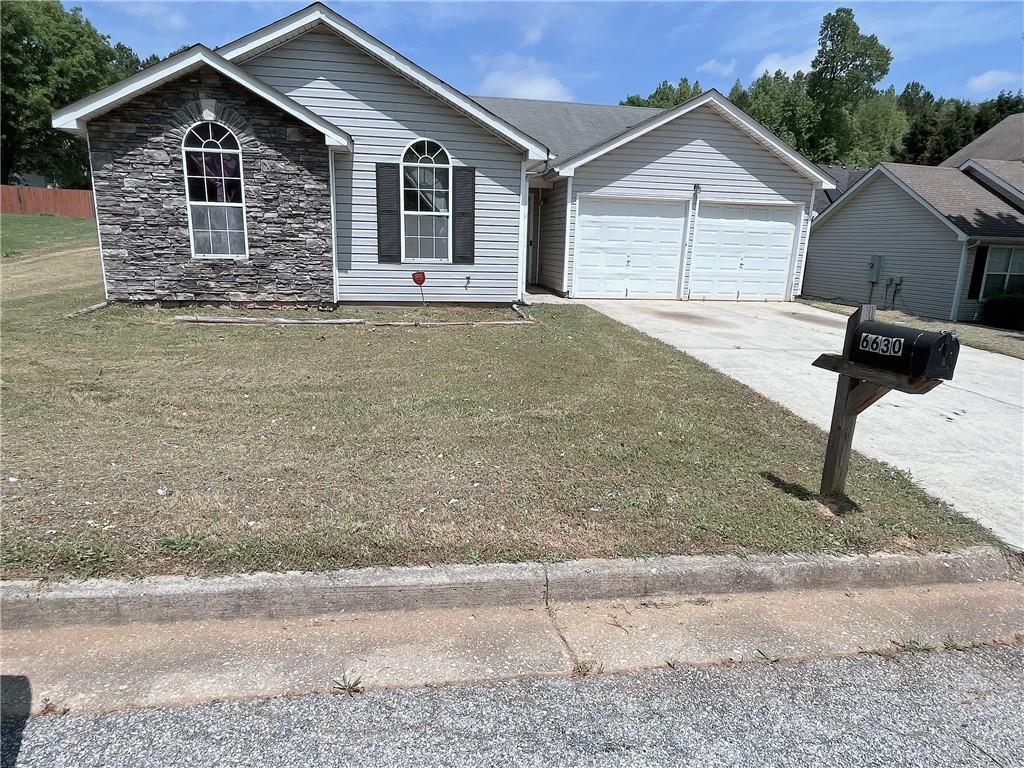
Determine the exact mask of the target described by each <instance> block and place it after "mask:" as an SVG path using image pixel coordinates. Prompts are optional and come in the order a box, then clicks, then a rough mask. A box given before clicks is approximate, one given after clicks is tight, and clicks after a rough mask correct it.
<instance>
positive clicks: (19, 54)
mask: <svg viewBox="0 0 1024 768" xmlns="http://www.w3.org/2000/svg"><path fill="white" fill-rule="evenodd" d="M186 47H187V46H186ZM180 50H183V49H180ZM160 60H161V59H160V57H159V56H157V55H156V54H152V55H150V56H148V57H146V58H145V59H142V58H140V57H139V55H138V54H136V53H135V51H133V50H132V49H131V48H129V47H128V46H127V45H124V44H123V43H116V44H112V43H111V41H110V38H109V37H108V36H106V35H101V34H100V33H99V32H98V31H97V30H96V28H95V27H94V26H93V25H92V24H90V23H89V21H88V20H87V19H86V18H85V16H84V15H83V14H82V9H81V8H73V9H71V10H67V9H65V8H64V7H63V6H62V5H61V4H60V2H58V0H45V1H44V2H27V1H26V0H3V2H0V101H2V104H3V109H2V110H0V134H2V135H0V182H2V183H4V184H8V183H10V180H11V175H12V174H14V173H37V174H39V175H40V176H43V177H45V178H46V179H47V180H48V181H51V182H55V183H57V184H58V185H60V186H65V187H88V186H89V157H88V153H87V151H86V147H85V141H84V140H83V139H80V138H78V137H77V136H72V135H70V134H67V133H64V132H63V131H58V130H55V129H53V128H52V127H50V116H51V114H52V113H53V112H54V111H56V110H58V109H60V108H62V107H65V106H67V105H68V104H70V103H72V102H74V101H77V100H78V99H81V98H83V97H84V96H88V95H89V94H90V93H93V92H95V91H98V90H100V89H101V88H104V87H106V86H108V85H110V84H111V83H116V82H117V81H118V80H121V79H123V78H125V77H128V76H129V75H132V74H134V73H136V72H139V71H140V70H142V69H145V68H146V67H148V66H150V65H152V64H155V63H157V62H158V61H160Z"/></svg>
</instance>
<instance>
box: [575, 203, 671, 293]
mask: <svg viewBox="0 0 1024 768" xmlns="http://www.w3.org/2000/svg"><path fill="white" fill-rule="evenodd" d="M685 231H686V203H685V202H683V201H680V202H678V203H663V202H650V201H642V200H624V199H615V200H611V199H609V200H598V199H596V198H582V199H581V200H580V211H579V224H578V226H577V228H576V245H575V261H574V277H573V286H574V295H575V296H578V297H580V298H590V299H626V298H629V299H674V298H676V297H677V296H678V295H679V293H678V292H679V288H678V283H679V264H680V262H681V261H682V254H683V232H685Z"/></svg>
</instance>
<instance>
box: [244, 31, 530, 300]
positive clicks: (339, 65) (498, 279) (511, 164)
mask: <svg viewBox="0 0 1024 768" xmlns="http://www.w3.org/2000/svg"><path fill="white" fill-rule="evenodd" d="M243 67H244V69H246V70H248V71H249V72H250V73H251V74H253V75H254V76H256V77H258V78H260V79H261V80H263V81H264V82H266V83H268V84H270V85H272V86H274V87H275V88H278V89H279V90H281V91H283V92H284V93H286V94H287V95H288V96H290V97H291V98H293V99H295V101H297V102H299V103H300V104H302V105H304V106H305V107H308V108H309V109H310V110H312V111H313V112H315V113H316V114H318V115H320V116H321V117H323V118H325V119H326V120H328V121H330V122H331V123H334V124H335V125H337V126H339V127H341V128H342V129H344V130H345V131H347V132H348V133H349V134H351V135H352V137H353V143H354V151H353V152H352V153H351V154H344V153H336V154H335V188H336V232H337V255H336V261H337V267H338V278H337V290H338V299H339V300H341V301H418V300H419V298H420V292H419V289H418V288H417V287H416V285H415V284H414V283H413V282H412V280H411V279H410V275H411V273H412V272H413V271H415V270H417V269H420V268H422V269H423V270H424V271H425V272H426V273H427V282H426V285H425V291H426V295H427V298H428V299H433V300H441V301H492V302H507V301H514V300H515V299H517V298H518V297H519V289H518V263H519V242H520V231H519V230H520V212H521V208H520V194H521V183H522V161H523V158H524V153H523V152H522V151H521V150H519V149H517V148H515V147H513V146H511V145H509V144H508V143H506V142H505V141H504V140H502V139H499V138H498V137H496V136H495V135H493V134H492V133H490V132H488V131H487V130H485V129H484V128H482V127H481V126H480V125H478V124H477V123H476V122H474V121H472V120H470V119H469V118H468V117H466V116H464V115H463V114H461V113H460V112H458V111H457V110H455V109H454V108H452V107H450V106H448V105H447V104H445V103H444V102H442V101H440V100H439V99H437V98H436V97H434V96H433V95H431V94H430V93H428V92H427V91H425V90H423V89H422V88H420V87H418V86H416V85H414V84H413V83H411V82H410V81H409V80H407V79H405V78H403V77H401V76H400V75H398V74H397V73H396V72H394V71H393V70H392V69H390V68H389V67H387V66H385V65H384V64H382V63H380V62H379V61H377V60H376V59H373V58H371V57H370V56H368V55H366V54H365V53H363V52H362V51H361V50H359V49H357V48H356V47H354V46H353V45H351V44H349V43H348V42H346V41H345V40H343V39H342V38H340V37H338V36H337V35H334V34H332V33H329V32H325V31H312V32H309V33H307V34H304V35H302V36H301V37H298V38H295V39H293V40H290V41H289V42H287V43H285V44H283V45H280V46H278V47H277V48H274V49H272V50H270V51H268V52H266V53H263V54H261V55H259V56H257V57H256V58H254V59H252V60H250V61H248V62H246V63H245V64H243ZM417 138H428V139H433V140H435V141H438V142H440V143H441V144H442V145H443V146H444V147H445V148H446V149H447V150H448V152H449V154H450V155H451V158H452V162H453V164H455V165H462V166H471V167H473V168H475V169H476V243H475V263H474V264H467V265H463V264H420V265H417V264H416V263H415V262H413V263H406V264H379V263H378V262H377V216H376V208H377V203H376V177H375V173H374V169H375V165H376V164H377V163H397V162H400V160H401V155H402V151H403V149H404V148H405V147H406V145H408V144H409V142H411V141H412V140H413V139H417Z"/></svg>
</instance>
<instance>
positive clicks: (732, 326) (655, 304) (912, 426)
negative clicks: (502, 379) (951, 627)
mask: <svg viewBox="0 0 1024 768" xmlns="http://www.w3.org/2000/svg"><path fill="white" fill-rule="evenodd" d="M583 303H585V304H586V305H587V306H589V307H592V308H594V309H596V310H598V311H599V312H602V313H603V314H605V315H607V316H609V317H611V318H613V319H615V320H618V321H620V322H622V323H625V324H627V325H631V326H633V327H634V328H637V329H638V330H640V331H643V332H644V333H647V334H648V335H650V336H653V337H654V338H656V339H659V340H661V341H664V342H665V343H667V344H670V345H672V346H673V347H676V348H677V349H680V350H682V351H684V352H686V353H688V354H690V355H693V356H694V357H696V358H698V359H699V360H703V361H704V362H705V363H707V364H709V365H711V366H712V367H714V368H717V369H718V370H720V371H722V372H723V373H726V374H728V375H729V376H732V377H733V378H735V379H738V380H739V381H741V382H743V383H744V384H746V385H747V386H749V387H751V388H752V389H754V390H756V391H757V392H760V393H761V394H763V395H765V396H767V397H769V398H771V399H772V400H775V401H776V402H779V403H781V404H782V405H784V406H785V407H787V408H789V409H790V410H791V411H793V412H794V413H796V414H798V415H799V416H802V417H804V418H805V419H807V420H808V421H811V422H813V423H815V424H817V425H818V426H820V427H822V428H823V429H828V426H829V422H830V420H831V415H832V404H833V400H834V398H835V388H836V376H835V374H832V373H829V372H828V371H823V370H820V369H818V368H813V367H812V366H811V363H812V362H813V361H814V359H815V358H816V357H817V356H818V355H819V354H821V353H822V352H839V351H840V350H841V349H842V339H843V332H844V329H845V328H846V318H845V317H843V316H842V315H838V314H835V313H833V312H827V311H825V310H822V309H817V308H815V307H809V306H807V305H804V304H799V303H755V302H739V303H737V302H698V301H690V302H681V301H586V302H583ZM853 446H854V448H855V449H856V450H858V451H860V452H861V453H863V454H864V455H866V456H870V457H871V458H874V459H880V460H882V461H885V462H888V463H889V464H892V465H893V466H895V467H898V468H900V469H903V470H906V471H908V472H910V473H911V474H912V475H913V477H914V479H915V480H916V481H917V482H918V483H920V484H921V486H922V487H923V488H924V489H925V490H927V491H928V492H929V493H931V494H933V495H935V496H937V497H939V498H941V499H943V500H945V501H947V502H949V503H950V504H952V505H953V506H954V507H955V508H956V509H957V510H958V511H959V512H960V513H961V514H964V515H967V516H968V517H972V518H974V519H976V520H979V521H981V522H982V523H983V524H984V525H986V526H987V527H988V528H990V529H991V530H992V531H994V532H995V533H996V534H997V535H998V536H1000V537H1001V538H1002V539H1003V540H1004V541H1006V542H1007V543H1009V544H1010V545H1012V546H1014V547H1016V548H1017V549H1024V361H1022V360H1018V359H1016V358H1012V357H1007V356H1006V355H999V354H995V353H992V352H983V351H981V350H978V349H974V348H972V347H961V350H960V359H959V361H958V363H957V369H956V375H955V376H954V379H953V381H951V382H948V383H945V384H943V385H941V386H940V387H938V388H937V389H935V390H933V391H932V392H929V393H928V394H926V395H920V396H914V395H906V394H902V393H900V392H890V393H889V394H887V395H886V396H885V397H883V398H882V399H881V400H880V401H878V403H876V404H875V405H873V406H871V408H869V409H868V410H867V411H865V412H864V413H863V414H862V415H861V416H860V418H859V419H858V422H857V431H856V434H855V436H854V442H853ZM824 452H825V445H824V441H823V442H822V455H823V456H824Z"/></svg>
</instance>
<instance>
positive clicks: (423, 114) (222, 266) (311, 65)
mask: <svg viewBox="0 0 1024 768" xmlns="http://www.w3.org/2000/svg"><path fill="white" fill-rule="evenodd" d="M53 124H54V126H55V127H57V128H60V129H63V130H66V131H70V132H74V133H77V134H80V135H84V136H86V137H87V139H88V142H89V153H90V159H91V162H92V174H93V188H94V191H95V196H96V210H97V219H98V225H99V232H100V243H101V257H102V263H103V269H104V284H105V288H106V293H107V297H108V298H109V299H113V300H171V301H297V302H320V303H326V302H346V301H406V300H414V301H418V300H419V296H420V294H419V289H418V287H417V286H416V285H415V284H414V283H413V282H412V280H411V279H410V278H411V273H412V272H414V271H417V270H422V271H424V272H425V273H426V275H427V280H426V285H425V286H424V289H425V292H426V297H427V298H428V299H429V300H433V301H474V302H496V303H507V302H512V301H515V300H517V299H521V298H522V297H523V296H524V294H525V291H526V285H527V282H528V281H532V282H536V283H539V284H541V285H544V286H547V287H548V288H550V289H551V290H554V291H557V292H560V293H564V294H567V295H571V296H581V297H582V296H590V297H659V298H716V299H733V300H735V299H758V300H760V299H775V300H784V299H790V298H792V297H793V296H794V295H796V294H798V293H799V292H800V285H801V280H802V276H803V263H804V254H805V251H806V247H807V230H808V226H809V223H810V214H811V211H812V209H813V204H814V197H815V194H816V193H820V190H823V189H825V190H827V189H831V188H832V187H833V186H834V184H833V182H832V180H831V179H830V178H829V177H828V176H827V175H825V174H823V173H822V172H821V171H820V170H819V169H817V168H816V167H815V166H814V165H812V164H811V163H810V162H808V161H807V160H806V159H804V158H803V157H801V156H800V155H798V154H797V153H796V152H795V151H793V150H792V149H790V148H789V147H787V146H786V145H785V144H784V143H783V142H781V141H780V140H779V139H778V138H777V137H775V136H773V135H772V134H771V133H770V132H768V131H767V130H766V129H765V128H763V127H762V126H760V125H759V124H757V123H756V122H755V121H754V120H752V119H751V118H750V117H749V116H747V115H745V114H744V113H742V112H741V111H740V110H738V109H737V108H736V107H734V106H733V105H732V104H730V103H729V101H728V100H727V99H725V98H724V97H723V96H722V95H721V94H719V93H717V92H715V91H711V92H708V93H705V94H703V95H701V96H699V97H697V98H695V99H693V100H691V101H689V102H687V103H685V104H683V105H680V106H678V107H676V108H674V109H670V110H664V111H659V110H646V109H638V108H631V107H605V106H594V105H586V104H564V103H555V102H538V101H521V100H514V99H488V98H478V99H474V98H472V97H469V96H467V95H465V94H463V93H461V92H459V91H457V90H456V89H455V88H453V87H451V86H450V85H448V84H446V83H445V82H443V81H442V80H440V79H439V78H437V77H436V76H434V75H432V74H430V73H429V72H427V71H425V70H424V69H422V68H421V67H419V66H417V65H416V64H414V63H413V62H411V61H409V60H408V59H406V58H404V57H403V56H401V55H400V54H399V53H397V52H396V51H394V50H392V49H391V48H389V47H387V46H386V45H384V44H383V43H381V42H380V41H379V40H376V39H375V38H373V37H371V36H370V35H369V34H367V33H366V32H364V31H363V30H361V29H360V28H358V27H357V26H355V25H354V24H352V23H351V22H349V21H347V20H346V19H344V18H342V17H341V16H339V15H338V14H337V13H335V12H334V11H332V10H330V9H329V8H327V7H325V6H323V5H321V4H319V3H316V4H314V5H311V6H309V7H307V8H305V9H302V10H300V11H297V12H296V13H293V14H291V15H290V16H287V17H285V18H283V19H281V20H280V21H278V22H275V23H274V24H271V25H269V26H267V27H264V28H262V29H260V30H257V31H256V32H253V33H251V34H249V35H246V36H244V37H242V38H239V39H238V40H235V41H234V42H231V43H228V44H226V45H224V46H221V47H220V48H218V49H217V50H216V51H213V50H210V49H209V48H206V47H204V46H201V45H197V46H193V47H192V48H189V49H187V50H186V51H183V52H182V53H180V54H178V55H176V56H173V57H170V58H169V59H167V60H165V61H163V62H160V63H159V64H157V65H155V66H153V67H150V68H148V69H146V70H144V71H142V72H140V73H138V74H136V75H133V76H131V77H129V78H127V79H126V80H123V81H121V82H120V83H117V84H115V85H113V86H110V87H109V88H106V89H104V90H103V91H100V92H99V93H97V94H94V95H93V96H90V97H88V98H86V99H83V100H81V101H79V102H76V103H75V104H72V105H70V106H68V107H65V108H64V109H62V110H60V111H58V112H57V113H55V114H54V116H53Z"/></svg>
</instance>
